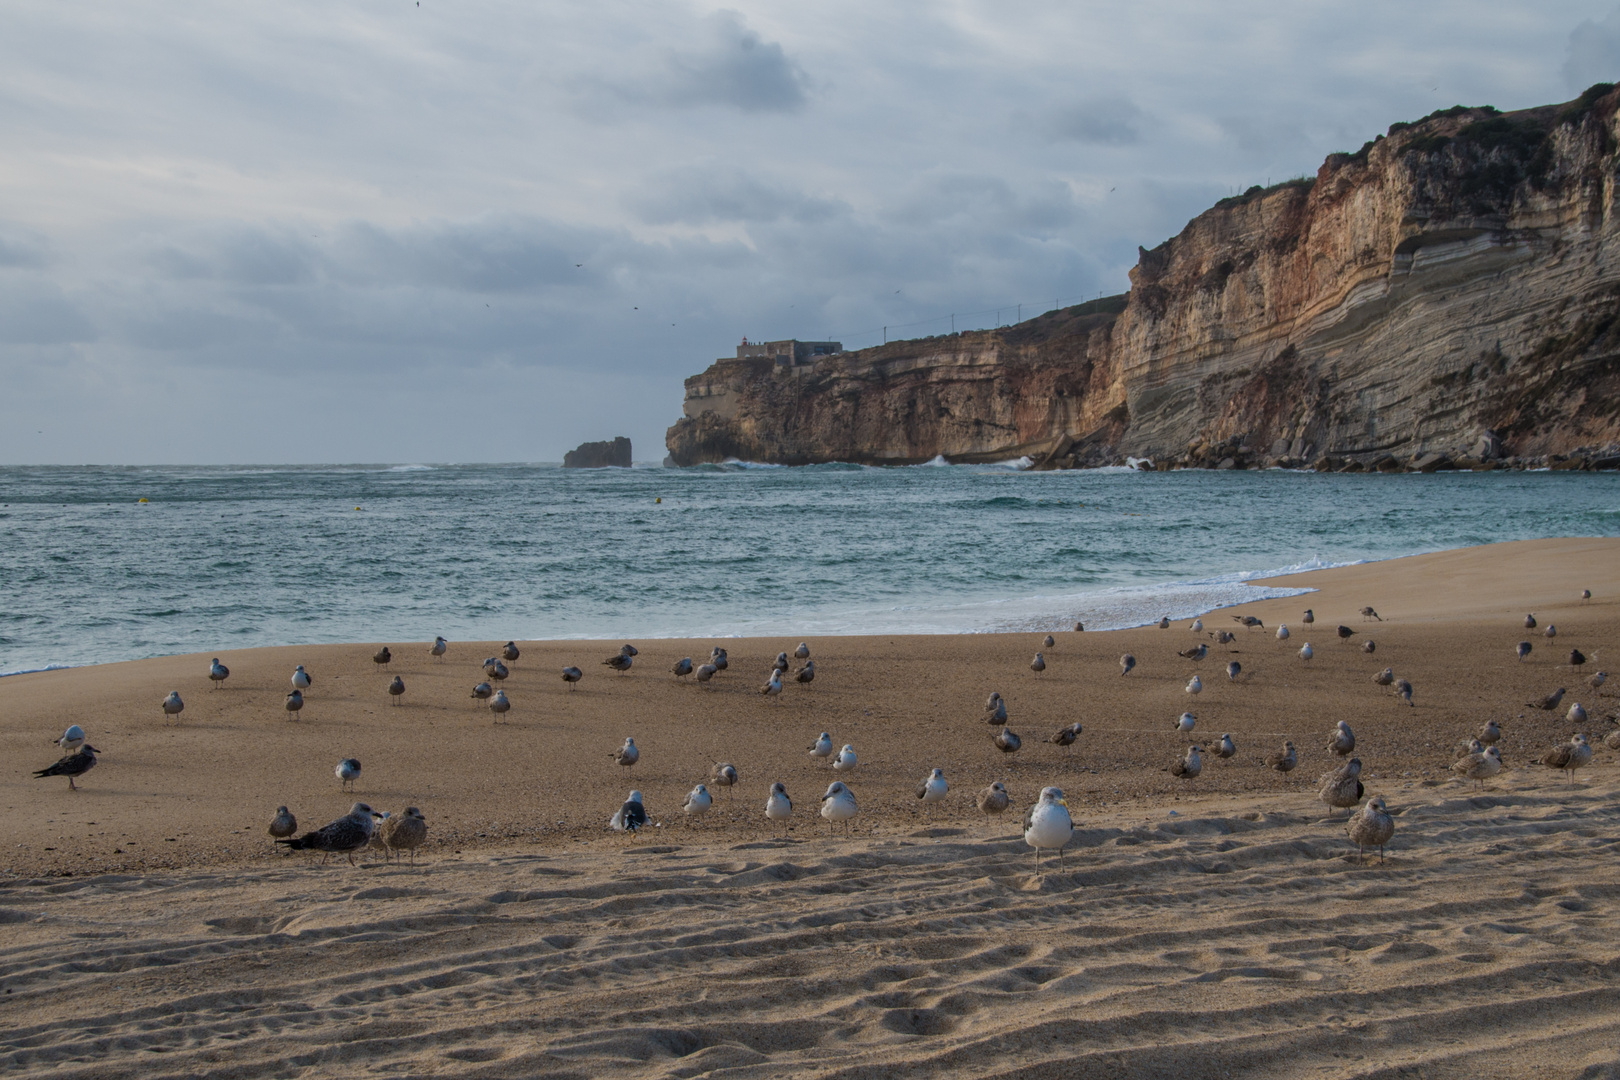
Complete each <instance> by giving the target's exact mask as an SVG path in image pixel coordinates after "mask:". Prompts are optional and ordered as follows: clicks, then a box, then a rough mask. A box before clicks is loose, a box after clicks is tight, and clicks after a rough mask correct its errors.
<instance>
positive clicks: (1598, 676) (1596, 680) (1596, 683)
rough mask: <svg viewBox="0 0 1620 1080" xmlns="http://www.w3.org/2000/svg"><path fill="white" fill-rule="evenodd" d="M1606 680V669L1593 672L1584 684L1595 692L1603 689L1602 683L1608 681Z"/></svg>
mask: <svg viewBox="0 0 1620 1080" xmlns="http://www.w3.org/2000/svg"><path fill="white" fill-rule="evenodd" d="M1608 681H1609V673H1608V672H1606V671H1599V672H1597V673H1595V674H1594V675H1593V676H1592V677H1591V678H1590V679H1587V680H1586V685H1587V686H1590V687H1591V688H1592V692H1593V693H1594V694H1595V693H1597V692H1598V691H1599V690H1601V689H1603V684H1604V683H1606V682H1608Z"/></svg>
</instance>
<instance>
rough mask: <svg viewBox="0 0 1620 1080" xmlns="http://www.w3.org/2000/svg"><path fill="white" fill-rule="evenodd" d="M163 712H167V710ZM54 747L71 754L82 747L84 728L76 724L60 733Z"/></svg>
mask: <svg viewBox="0 0 1620 1080" xmlns="http://www.w3.org/2000/svg"><path fill="white" fill-rule="evenodd" d="M170 696H171V697H173V696H174V695H172V694H171V695H170ZM163 711H164V712H168V710H167V709H165V710H163ZM56 745H57V746H60V747H61V748H62V749H64V750H66V751H67V752H68V753H70V754H71V753H72V752H73V751H75V750H77V749H78V748H79V747H81V746H83V745H84V728H82V727H80V726H79V725H78V724H74V725H73V726H72V727H70V728H68V729H67V730H66V731H64V732H62V737H61V738H60V739H57V740H56Z"/></svg>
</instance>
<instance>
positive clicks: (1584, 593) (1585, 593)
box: [1581, 589, 1592, 601]
mask: <svg viewBox="0 0 1620 1080" xmlns="http://www.w3.org/2000/svg"><path fill="white" fill-rule="evenodd" d="M1581 599H1582V600H1583V601H1584V600H1590V599H1592V590H1591V589H1582V590H1581Z"/></svg>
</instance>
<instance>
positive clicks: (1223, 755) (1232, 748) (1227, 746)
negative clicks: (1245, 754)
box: [1215, 735, 1237, 761]
mask: <svg viewBox="0 0 1620 1080" xmlns="http://www.w3.org/2000/svg"><path fill="white" fill-rule="evenodd" d="M1235 753H1237V743H1235V742H1233V741H1232V736H1230V735H1222V736H1221V741H1220V742H1218V743H1216V744H1215V756H1216V757H1218V758H1220V759H1222V760H1223V761H1224V760H1225V759H1227V758H1229V757H1231V756H1232V755H1233V754H1235Z"/></svg>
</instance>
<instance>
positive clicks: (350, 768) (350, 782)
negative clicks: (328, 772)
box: [332, 757, 360, 791]
mask: <svg viewBox="0 0 1620 1080" xmlns="http://www.w3.org/2000/svg"><path fill="white" fill-rule="evenodd" d="M332 772H333V773H334V774H335V775H336V776H337V778H338V780H339V782H340V783H339V786H340V787H342V788H344V789H346V790H349V791H353V790H354V782H355V781H356V780H358V779H360V759H359V758H352V757H346V758H344V759H343V760H342V761H340V762H338V763H337V768H336V769H333V770H332Z"/></svg>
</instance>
